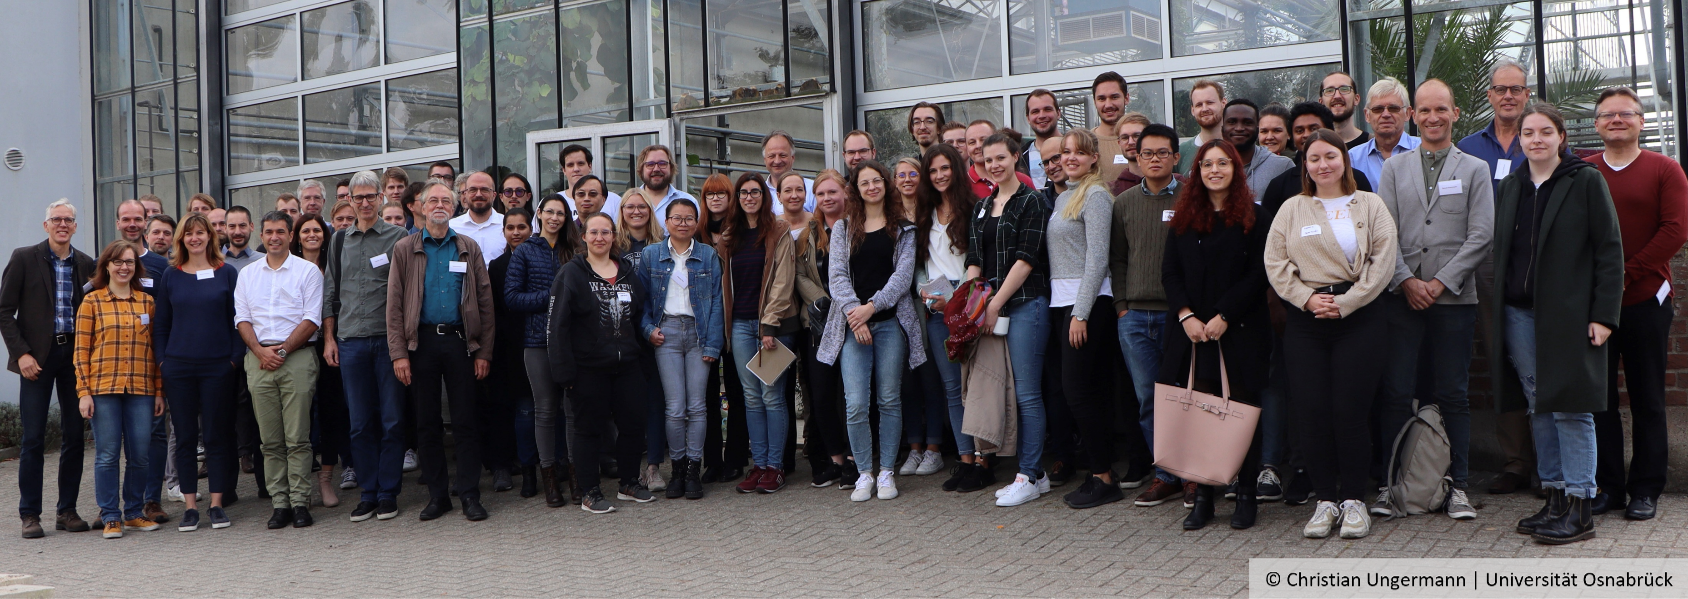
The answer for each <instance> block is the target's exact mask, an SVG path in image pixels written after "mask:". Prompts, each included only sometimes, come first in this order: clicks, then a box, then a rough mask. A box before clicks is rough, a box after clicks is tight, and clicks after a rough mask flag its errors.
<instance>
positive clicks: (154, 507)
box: [141, 501, 170, 524]
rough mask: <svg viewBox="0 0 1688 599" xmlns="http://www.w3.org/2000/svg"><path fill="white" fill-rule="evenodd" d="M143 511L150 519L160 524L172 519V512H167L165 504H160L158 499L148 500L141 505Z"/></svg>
mask: <svg viewBox="0 0 1688 599" xmlns="http://www.w3.org/2000/svg"><path fill="white" fill-rule="evenodd" d="M141 513H142V514H144V515H146V517H147V519H148V520H151V521H153V522H157V523H159V524H163V523H165V522H169V521H170V514H168V513H166V512H165V511H164V506H162V505H158V502H156V501H148V502H147V504H146V505H144V506H141Z"/></svg>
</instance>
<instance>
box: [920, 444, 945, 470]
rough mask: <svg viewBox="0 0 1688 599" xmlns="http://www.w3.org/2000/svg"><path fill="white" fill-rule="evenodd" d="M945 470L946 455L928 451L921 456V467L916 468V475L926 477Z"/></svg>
mask: <svg viewBox="0 0 1688 599" xmlns="http://www.w3.org/2000/svg"><path fill="white" fill-rule="evenodd" d="M943 469H944V454H941V453H938V452H936V451H932V450H930V449H928V450H926V453H925V454H924V455H922V456H920V467H919V468H915V469H914V473H915V474H918V475H920V476H926V475H928V474H937V473H938V472H941V471H943Z"/></svg>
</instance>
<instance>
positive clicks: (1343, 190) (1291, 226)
mask: <svg viewBox="0 0 1688 599" xmlns="http://www.w3.org/2000/svg"><path fill="white" fill-rule="evenodd" d="M1344 147H1345V146H1344V144H1343V142H1342V138H1341V137H1339V136H1337V135H1336V133H1335V132H1334V131H1331V130H1329V129H1320V130H1319V131H1317V132H1315V133H1313V136H1312V137H1310V138H1308V140H1307V144H1306V157H1305V159H1304V160H1303V163H1302V164H1303V166H1304V167H1305V168H1304V169H1303V171H1302V175H1301V194H1300V195H1297V196H1295V197H1293V198H1290V199H1289V200H1288V201H1286V202H1285V203H1284V206H1283V208H1282V209H1280V210H1279V211H1278V216H1277V218H1276V219H1275V220H1273V221H1272V228H1271V231H1270V233H1269V234H1268V237H1267V239H1266V276H1267V277H1268V279H1269V280H1270V282H1271V283H1272V288H1273V289H1274V290H1276V291H1277V292H1278V297H1280V298H1283V301H1284V308H1285V312H1287V313H1288V315H1287V317H1288V322H1286V323H1285V326H1284V356H1285V365H1286V366H1287V367H1288V369H1289V379H1290V389H1289V391H1290V413H1291V414H1292V415H1293V418H1294V420H1295V422H1296V424H1297V425H1298V426H1299V427H1300V430H1299V431H1298V432H1297V434H1298V436H1299V441H1298V444H1299V447H1300V448H1301V455H1302V456H1304V459H1305V461H1306V463H1307V474H1308V475H1309V476H1310V477H1312V480H1313V491H1314V493H1315V494H1316V495H1317V496H1318V501H1319V503H1318V506H1317V507H1316V508H1315V509H1314V511H1313V518H1312V519H1311V520H1309V521H1308V522H1307V526H1306V528H1305V529H1304V530H1303V531H1302V534H1303V535H1304V536H1306V537H1307V538H1310V539H1322V538H1325V537H1328V536H1330V533H1331V529H1332V528H1335V527H1336V525H1337V521H1338V520H1341V522H1342V528H1341V536H1342V538H1344V539H1358V538H1362V537H1364V536H1366V535H1367V534H1368V533H1370V532H1371V514H1369V513H1367V512H1366V506H1365V504H1364V501H1365V494H1366V491H1368V490H1369V489H1368V485H1369V484H1370V482H1369V468H1370V465H1371V435H1370V430H1371V428H1370V424H1369V422H1370V418H1371V403H1372V397H1373V396H1374V395H1376V394H1377V384H1378V381H1379V380H1380V378H1381V377H1382V375H1383V371H1382V368H1383V365H1382V361H1380V360H1378V356H1377V352H1376V343H1377V340H1378V339H1380V338H1382V337H1383V336H1384V335H1385V331H1386V330H1387V326H1386V325H1387V322H1385V319H1384V314H1383V313H1382V311H1381V310H1370V309H1367V306H1368V305H1369V304H1370V303H1371V301H1372V300H1374V299H1377V296H1378V294H1380V293H1382V292H1383V290H1384V289H1386V288H1387V287H1388V286H1389V280H1390V278H1392V277H1393V276H1394V273H1395V258H1396V254H1397V252H1398V250H1397V248H1396V246H1395V219H1394V218H1393V217H1391V216H1390V215H1389V210H1388V208H1387V207H1386V206H1385V205H1384V204H1383V199H1382V198H1379V197H1378V196H1377V195H1376V194H1373V193H1369V192H1364V191H1356V186H1355V184H1354V171H1353V169H1352V167H1351V166H1350V165H1349V163H1348V152H1347V151H1346V150H1344ZM1221 160H1223V161H1224V163H1223V164H1221V163H1220V161H1221ZM1199 162H1209V163H1210V164H1208V165H1206V166H1202V165H1201V164H1199V163H1198V166H1199V167H1201V168H1202V171H1201V172H1208V169H1209V168H1215V169H1217V168H1221V167H1230V168H1231V169H1233V170H1232V172H1233V173H1235V172H1236V169H1238V168H1240V166H1239V165H1240V163H1239V162H1238V161H1237V160H1235V159H1234V158H1229V157H1226V158H1219V157H1215V156H1211V155H1208V154H1204V155H1202V157H1201V160H1200V161H1199ZM1168 355H1170V354H1168ZM1338 502H1341V506H1340V507H1338V505H1337V503H1338Z"/></svg>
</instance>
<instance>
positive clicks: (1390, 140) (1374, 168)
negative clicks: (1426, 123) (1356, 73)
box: [1348, 77, 1458, 181]
mask: <svg viewBox="0 0 1688 599" xmlns="http://www.w3.org/2000/svg"><path fill="white" fill-rule="evenodd" d="M1423 90H1424V88H1423V87H1422V86H1421V87H1419V91H1420V93H1422V92H1423ZM1455 110H1458V109H1457V108H1456V109H1455ZM1409 115H1415V113H1414V112H1413V104H1412V102H1410V101H1408V100H1407V88H1406V86H1404V85H1401V82H1400V81H1396V80H1395V78H1394V77H1384V78H1382V79H1379V80H1378V81H1377V83H1373V84H1372V86H1371V89H1368V90H1366V124H1368V125H1371V129H1372V138H1371V139H1368V140H1366V142H1365V143H1362V144H1360V145H1357V146H1354V149H1352V150H1348V163H1349V164H1352V165H1353V166H1354V170H1356V171H1360V172H1362V173H1365V174H1366V178H1367V179H1371V180H1373V181H1379V180H1381V178H1382V175H1383V163H1384V161H1386V160H1389V158H1390V157H1391V156H1394V155H1396V154H1404V153H1407V152H1411V151H1412V150H1413V148H1417V147H1418V141H1419V140H1418V138H1417V137H1413V136H1411V135H1407V134H1406V119H1407V117H1408V116H1409ZM1414 118H1415V119H1416V118H1417V117H1416V116H1414Z"/></svg>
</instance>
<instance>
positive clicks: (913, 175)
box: [896, 171, 920, 179]
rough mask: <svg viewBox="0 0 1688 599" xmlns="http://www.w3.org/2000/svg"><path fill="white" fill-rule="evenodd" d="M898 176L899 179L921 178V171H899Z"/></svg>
mask: <svg viewBox="0 0 1688 599" xmlns="http://www.w3.org/2000/svg"><path fill="white" fill-rule="evenodd" d="M896 176H897V178H898V179H918V178H920V173H911V172H909V171H903V172H900V173H897V175H896Z"/></svg>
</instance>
